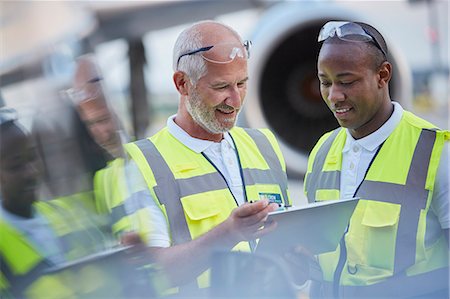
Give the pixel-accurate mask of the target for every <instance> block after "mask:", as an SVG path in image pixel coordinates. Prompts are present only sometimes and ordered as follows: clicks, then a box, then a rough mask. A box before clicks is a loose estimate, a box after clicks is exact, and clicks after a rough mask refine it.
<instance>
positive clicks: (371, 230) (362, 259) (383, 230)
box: [347, 201, 401, 270]
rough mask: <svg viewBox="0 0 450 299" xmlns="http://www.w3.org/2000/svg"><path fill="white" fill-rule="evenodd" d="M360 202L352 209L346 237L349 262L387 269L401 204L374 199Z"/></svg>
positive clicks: (393, 248) (390, 258)
mask: <svg viewBox="0 0 450 299" xmlns="http://www.w3.org/2000/svg"><path fill="white" fill-rule="evenodd" d="M363 204H364V208H361V207H360V209H358V210H355V213H354V215H353V217H352V218H353V219H352V221H351V225H350V228H351V230H350V232H349V235H348V236H347V238H348V241H349V243H348V244H347V248H348V250H349V255H348V260H349V263H353V262H354V263H356V264H362V265H366V266H370V267H375V268H382V269H388V270H391V269H393V265H394V258H395V243H396V237H397V227H398V220H399V216H400V208H401V206H400V205H397V204H390V203H385V202H378V201H364V202H363ZM358 222H359V223H360V224H361V225H359V224H358ZM352 224H353V225H352Z"/></svg>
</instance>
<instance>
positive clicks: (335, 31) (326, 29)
mask: <svg viewBox="0 0 450 299" xmlns="http://www.w3.org/2000/svg"><path fill="white" fill-rule="evenodd" d="M333 36H337V37H338V38H339V39H341V40H344V41H347V42H365V43H368V42H372V43H373V44H374V45H375V46H376V47H377V48H378V49H380V51H381V52H382V53H383V54H384V57H387V55H386V52H385V51H384V50H383V48H382V47H381V45H380V43H379V42H378V41H377V39H376V38H375V37H373V36H372V35H371V34H369V33H368V32H367V31H366V30H364V28H363V27H361V25H359V24H356V23H352V22H338V21H331V22H328V23H326V24H325V25H323V27H322V29H320V32H319V36H318V38H317V41H318V42H323V41H324V40H326V39H328V38H330V37H333Z"/></svg>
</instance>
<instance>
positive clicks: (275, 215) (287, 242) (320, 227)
mask: <svg viewBox="0 0 450 299" xmlns="http://www.w3.org/2000/svg"><path fill="white" fill-rule="evenodd" d="M357 203H358V198H350V199H340V200H332V201H331V200H329V201H323V202H317V203H312V204H308V205H305V206H301V207H296V208H290V209H288V210H283V211H275V212H272V213H269V217H268V219H267V221H268V222H271V221H276V222H277V227H276V229H275V230H274V231H273V232H271V233H269V234H267V235H264V236H262V237H261V238H260V239H259V242H258V245H257V247H256V252H259V253H268V254H280V253H281V254H282V253H284V252H287V251H289V250H291V249H293V248H296V247H298V246H302V247H304V248H305V249H307V250H308V251H309V252H310V253H311V254H319V253H323V252H328V251H334V250H335V249H336V247H337V245H338V244H339V241H340V239H341V237H342V236H343V235H344V233H345V232H346V229H347V226H348V224H349V221H350V217H351V216H352V214H353V211H354V209H355V207H356V204H357Z"/></svg>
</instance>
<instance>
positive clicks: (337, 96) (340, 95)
mask: <svg viewBox="0 0 450 299" xmlns="http://www.w3.org/2000/svg"><path fill="white" fill-rule="evenodd" d="M344 99H345V94H344V92H343V91H342V90H341V88H339V86H338V85H336V84H332V85H331V86H330V88H329V89H328V100H329V101H330V102H331V103H337V102H339V101H343V100H344Z"/></svg>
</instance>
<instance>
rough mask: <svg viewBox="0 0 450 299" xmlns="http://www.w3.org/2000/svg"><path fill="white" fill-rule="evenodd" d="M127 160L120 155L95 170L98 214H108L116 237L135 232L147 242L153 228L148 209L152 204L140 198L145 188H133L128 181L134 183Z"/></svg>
mask: <svg viewBox="0 0 450 299" xmlns="http://www.w3.org/2000/svg"><path fill="white" fill-rule="evenodd" d="M125 163H126V161H125V160H124V159H123V158H117V159H114V160H113V161H111V162H108V166H107V167H105V168H103V169H101V170H99V171H97V172H96V173H95V176H94V194H95V205H96V208H97V212H98V213H100V214H101V215H108V216H109V218H110V226H111V229H112V232H113V234H114V235H115V236H118V235H120V234H121V233H123V232H129V231H135V232H137V233H139V235H140V236H141V238H142V239H143V241H144V242H146V241H147V240H146V238H147V236H148V234H149V231H150V230H151V228H150V227H149V224H148V223H149V221H147V218H148V212H146V211H145V210H146V208H147V207H148V205H149V203H147V202H145V201H143V200H142V199H141V198H140V195H141V193H142V191H139V192H137V193H132V190H130V185H129V184H132V183H133V182H128V177H127V173H126V165H125Z"/></svg>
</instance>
